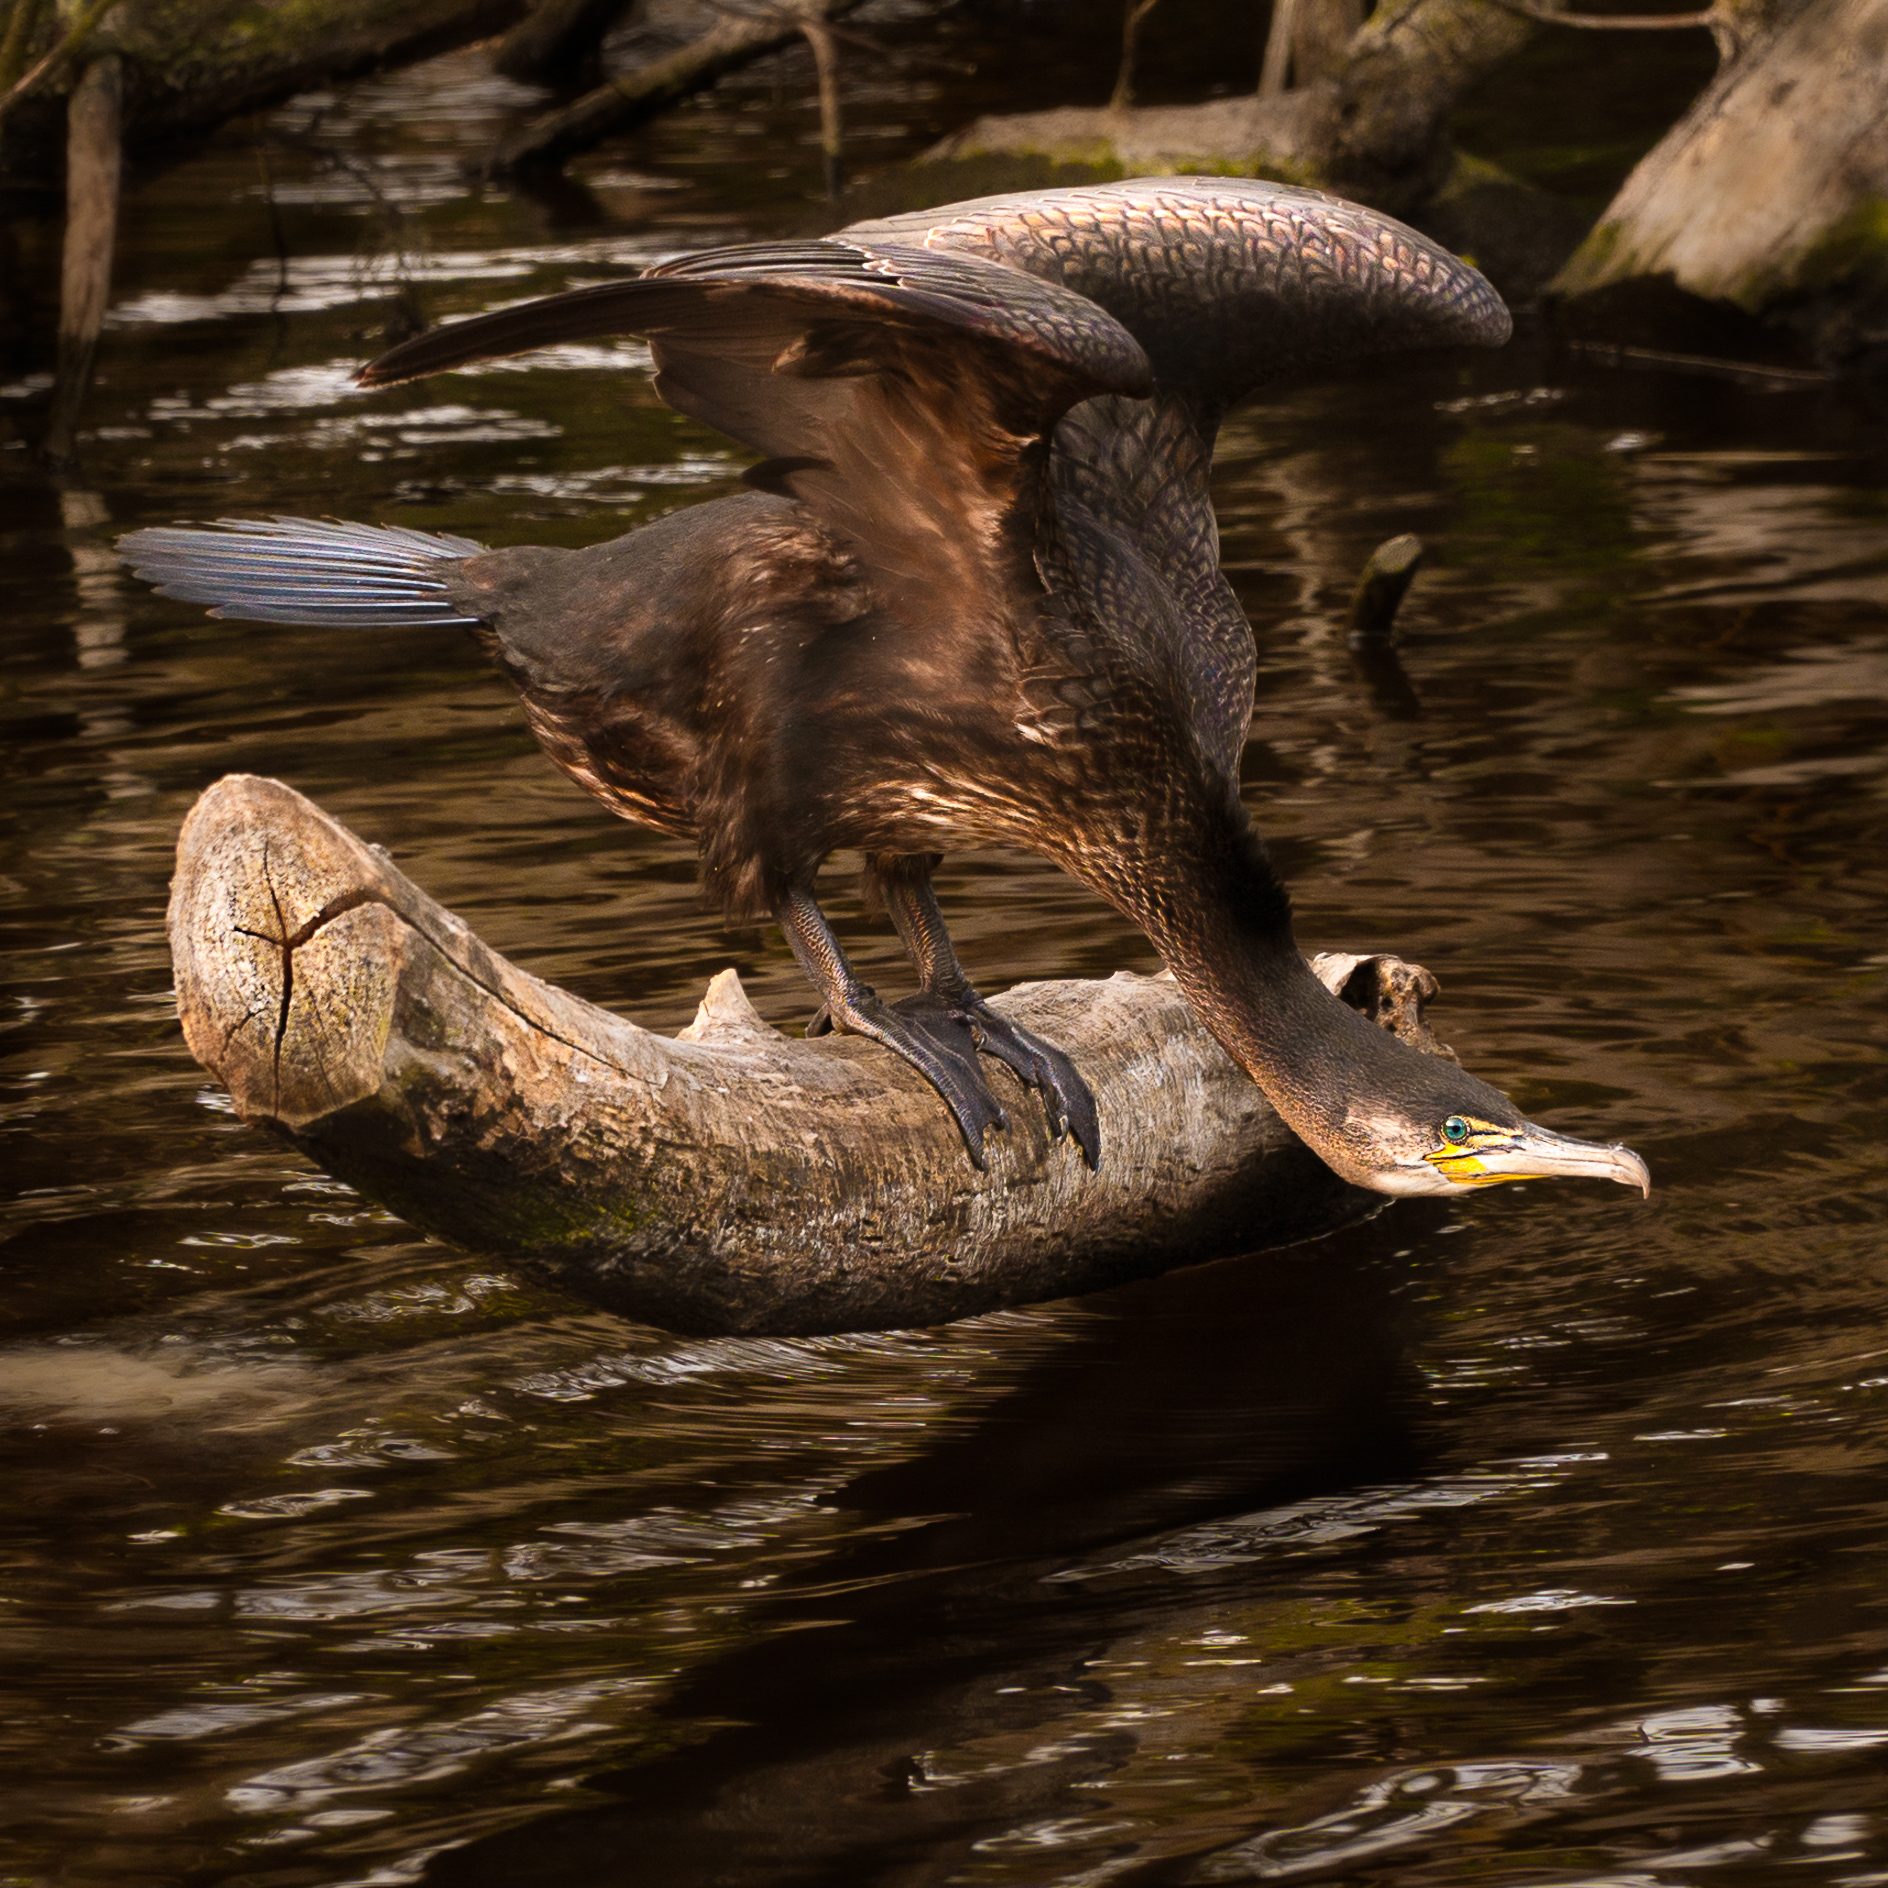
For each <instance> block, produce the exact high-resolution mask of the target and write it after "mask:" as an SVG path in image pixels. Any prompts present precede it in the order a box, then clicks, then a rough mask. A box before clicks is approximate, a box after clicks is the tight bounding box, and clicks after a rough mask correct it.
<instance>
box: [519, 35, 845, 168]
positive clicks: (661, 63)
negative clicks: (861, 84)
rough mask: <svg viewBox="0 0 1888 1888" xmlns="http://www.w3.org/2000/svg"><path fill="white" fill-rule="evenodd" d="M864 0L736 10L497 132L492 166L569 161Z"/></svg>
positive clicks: (644, 122)
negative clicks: (673, 46)
mask: <svg viewBox="0 0 1888 1888" xmlns="http://www.w3.org/2000/svg"><path fill="white" fill-rule="evenodd" d="M863 4H864V0H781V4H779V5H776V6H767V7H763V8H760V9H759V10H757V11H755V12H753V13H748V14H737V15H732V16H730V17H729V18H727V19H724V20H722V21H720V22H719V23H718V24H717V25H715V26H711V27H710V28H709V29H708V30H707V32H705V33H703V34H701V35H700V36H699V37H698V38H696V39H693V40H691V41H689V43H688V44H687V45H685V46H682V47H679V48H678V49H677V50H676V51H674V52H672V53H670V54H668V55H667V56H665V57H663V58H659V59H653V60H651V61H650V62H649V63H648V64H647V65H644V66H639V67H637V68H636V69H635V70H634V71H632V72H624V73H615V74H612V75H611V77H610V78H609V80H608V81H607V82H606V83H604V84H602V85H599V86H597V87H596V88H595V90H593V91H589V92H585V93H584V95H583V96H582V97H581V98H578V99H575V100H573V101H572V102H571V103H570V104H568V105H566V106H564V107H563V108H562V109H561V110H559V111H553V112H546V113H545V114H544V115H543V116H542V117H538V118H533V119H532V120H530V122H529V123H527V124H523V125H520V126H518V128H517V129H516V130H514V131H510V132H508V133H506V135H505V136H504V137H502V138H501V139H499V141H498V143H497V145H496V146H495V147H494V149H493V151H492V154H491V156H490V158H489V159H488V160H487V168H488V170H490V172H491V173H492V174H493V175H494V176H505V175H507V174H509V173H511V172H514V171H520V170H526V169H529V168H531V167H533V166H540V167H541V166H550V165H557V164H562V163H565V162H566V161H567V160H569V159H570V158H572V157H575V156H576V155H577V153H578V152H580V151H586V150H588V149H590V147H591V146H592V145H595V144H599V143H601V142H602V141H603V139H605V138H607V137H614V136H617V135H618V134H620V133H622V132H625V131H633V130H634V129H635V128H636V127H637V126H638V125H642V124H647V123H648V122H649V120H650V119H652V118H655V117H658V116H659V115H660V114H661V113H663V112H665V111H667V110H668V109H669V108H670V107H671V106H673V105H677V104H680V103H681V101H682V100H683V99H685V98H690V97H692V96H693V95H694V94H695V93H697V92H702V91H706V90H707V89H708V87H709V86H711V85H713V84H714V83H715V81H716V80H718V79H722V78H725V77H726V76H727V75H728V74H729V73H730V72H738V71H739V70H740V69H741V68H742V67H743V66H747V65H752V64H753V63H754V61H755V60H757V59H764V58H766V57H767V56H768V55H769V54H770V53H776V52H779V51H781V50H782V49H783V48H785V47H787V46H791V45H792V44H794V42H795V41H796V40H798V39H800V38H801V37H802V35H803V32H804V28H805V25H806V23H807V22H809V21H811V22H812V23H814V24H815V25H818V24H821V23H823V22H825V21H829V20H837V19H842V18H843V17H844V16H845V15H846V14H848V13H851V12H854V11H856V9H857V8H858V7H860V6H861V5H863Z"/></svg>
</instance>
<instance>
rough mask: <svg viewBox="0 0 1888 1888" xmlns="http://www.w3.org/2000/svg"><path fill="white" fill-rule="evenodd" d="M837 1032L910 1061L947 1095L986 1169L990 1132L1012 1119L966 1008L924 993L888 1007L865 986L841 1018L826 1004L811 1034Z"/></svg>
mask: <svg viewBox="0 0 1888 1888" xmlns="http://www.w3.org/2000/svg"><path fill="white" fill-rule="evenodd" d="M834 1029H838V1030H839V1031H841V1032H842V1033H843V1034H846V1035H851V1036H869V1037H870V1038H871V1039H872V1040H873V1041H874V1042H878V1043H882V1044H883V1045H884V1046H885V1047H886V1048H887V1049H889V1050H891V1052H892V1053H893V1054H894V1055H897V1056H902V1057H903V1058H904V1060H905V1061H907V1062H909V1063H910V1064H911V1066H912V1067H913V1068H914V1069H916V1070H917V1071H918V1073H919V1074H920V1075H922V1076H923V1077H924V1079H925V1080H926V1081H927V1082H929V1083H930V1084H931V1086H932V1087H933V1088H935V1089H936V1090H937V1092H938V1093H939V1094H940V1095H941V1096H943V1098H944V1105H945V1106H946V1107H947V1108H949V1109H950V1111H951V1115H952V1117H953V1118H954V1119H955V1121H956V1122H957V1126H958V1130H959V1132H960V1133H962V1135H963V1137H964V1146H965V1147H966V1148H967V1149H968V1150H969V1154H970V1158H971V1161H972V1162H973V1163H974V1165H975V1166H976V1168H977V1170H978V1172H980V1173H981V1172H982V1171H983V1167H984V1158H983V1137H984V1134H985V1132H986V1131H987V1130H989V1129H990V1128H1005V1127H1008V1126H1009V1117H1008V1116H1007V1115H1006V1114H1005V1113H1004V1112H1003V1104H1002V1103H1001V1102H999V1101H998V1100H997V1098H996V1096H995V1095H994V1094H993V1093H992V1092H991V1089H990V1084H989V1083H988V1082H987V1081H986V1080H985V1079H984V1075H983V1071H982V1070H981V1069H980V1068H979V1067H978V1066H977V1044H976V1039H975V1037H974V1036H973V1034H972V1032H971V1022H970V1019H969V1017H967V1016H966V1015H965V1014H964V1013H963V1011H962V1009H961V1008H960V1006H958V1005H957V1004H955V1003H951V1002H947V1001H946V1000H945V999H944V998H942V997H937V996H931V995H928V994H924V993H920V994H919V995H917V996H908V997H905V998H903V999H902V1000H901V1001H899V1002H897V1003H887V1002H885V1001H884V999H883V998H881V997H880V996H878V995H877V994H876V993H875V992H873V991H871V990H868V989H865V988H864V987H863V986H860V987H859V988H858V989H857V990H856V991H855V992H854V993H853V994H852V995H851V996H850V997H849V998H847V999H845V1000H843V1002H842V1004H841V1007H840V1010H839V1013H838V1014H837V1015H835V1013H834V1006H833V1005H832V1004H830V1003H828V1004H824V1005H822V1006H821V1008H820V1011H819V1013H818V1014H817V1015H816V1016H815V1017H814V1018H813V1020H812V1021H811V1022H810V1023H808V1024H807V1026H806V1033H807V1034H808V1035H809V1036H823V1035H826V1034H828V1033H830V1032H831V1031H832V1030H834Z"/></svg>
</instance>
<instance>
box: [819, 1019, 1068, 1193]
mask: <svg viewBox="0 0 1888 1888" xmlns="http://www.w3.org/2000/svg"><path fill="white" fill-rule="evenodd" d="M889 1007H890V1008H892V1009H893V1010H896V1011H898V1012H899V1013H900V1014H902V1015H906V1016H909V1017H911V1018H912V1019H913V1020H914V1021H915V1022H918V1023H919V1024H920V1025H921V1026H922V1027H923V1028H924V1029H925V1030H926V1031H927V1033H929V1034H930V1035H932V1036H933V1037H934V1038H936V1039H942V1040H945V1041H948V1042H950V1043H952V1044H953V1046H955V1045H957V1044H959V1043H962V1044H967V1045H974V1047H975V1048H976V1049H979V1050H981V1051H982V1052H983V1053H984V1054H985V1055H987V1056H993V1057H995V1059H996V1060H997V1061H999V1062H1001V1063H1002V1064H1003V1066H1004V1067H1005V1068H1006V1069H1008V1070H1009V1071H1010V1072H1011V1074H1013V1075H1014V1076H1015V1077H1016V1079H1017V1080H1018V1081H1019V1082H1021V1083H1022V1084H1023V1086H1024V1087H1025V1088H1033V1089H1034V1090H1035V1091H1036V1092H1037V1093H1038V1094H1039V1095H1041V1097H1042V1106H1043V1112H1044V1113H1045V1114H1046V1115H1047V1116H1048V1118H1049V1137H1050V1139H1051V1140H1055V1139H1059V1138H1060V1137H1061V1136H1062V1135H1064V1134H1067V1135H1070V1136H1072V1137H1073V1138H1074V1141H1075V1145H1076V1146H1077V1147H1079V1148H1080V1149H1081V1150H1082V1158H1083V1160H1085V1161H1086V1162H1087V1163H1088V1165H1089V1168H1090V1170H1091V1171H1099V1169H1100V1167H1101V1122H1100V1119H1099V1117H1098V1115H1097V1113H1096V1110H1095V1095H1094V1091H1093V1090H1092V1089H1091V1088H1090V1087H1089V1086H1088V1084H1087V1082H1085V1081H1084V1080H1083V1079H1082V1075H1081V1071H1080V1070H1078V1069H1077V1068H1076V1066H1075V1064H1074V1063H1073V1062H1071V1061H1070V1060H1069V1058H1068V1057H1067V1056H1066V1055H1064V1054H1063V1053H1062V1051H1061V1050H1060V1049H1058V1048H1057V1047H1056V1046H1055V1044H1054V1043H1052V1042H1046V1041H1044V1039H1043V1038H1042V1037H1041V1036H1038V1035H1036V1034H1035V1033H1034V1032H1033V1031H1031V1030H1027V1029H1024V1028H1023V1027H1022V1026H1021V1025H1020V1024H1018V1023H1013V1022H1011V1021H1010V1020H1009V1018H1008V1017H1007V1016H1004V1015H1003V1014H1002V1013H1001V1012H1000V1011H997V1010H993V1009H992V1008H991V1007H990V1005H989V1004H988V1003H986V1002H985V1001H984V1000H983V998H982V997H980V996H978V995H977V994H976V992H975V991H974V990H966V991H964V992H962V993H961V994H960V995H957V996H951V997H945V996H940V995H937V994H935V993H933V992H924V993H921V994H920V995H917V996H908V997H905V998H904V999H903V1000H902V1001H900V1002H897V1003H894V1004H891V1005H890V1006H889ZM831 1028H832V1018H831V1016H830V1014H829V1013H828V1011H827V1010H826V1009H825V1008H824V1007H822V1008H821V1009H820V1011H819V1013H818V1014H817V1015H816V1016H815V1017H814V1018H813V1020H812V1021H811V1022H810V1023H808V1024H807V1026H806V1033H807V1034H808V1035H809V1036H823V1035H825V1034H826V1033H827V1032H828V1031H829V1030H830V1029H831ZM946 1099H948V1097H946Z"/></svg>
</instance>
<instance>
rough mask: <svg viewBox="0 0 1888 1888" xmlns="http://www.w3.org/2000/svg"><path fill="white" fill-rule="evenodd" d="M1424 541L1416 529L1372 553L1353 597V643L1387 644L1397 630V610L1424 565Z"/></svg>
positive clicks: (1383, 543)
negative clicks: (1415, 531) (1417, 534)
mask: <svg viewBox="0 0 1888 1888" xmlns="http://www.w3.org/2000/svg"><path fill="white" fill-rule="evenodd" d="M1422 561H1423V541H1422V539H1421V538H1419V537H1417V536H1416V534H1415V533H1414V532H1413V531H1405V532H1404V533H1403V534H1402V536H1400V537H1394V538H1386V539H1385V540H1384V541H1383V542H1382V543H1381V544H1379V545H1378V546H1377V548H1376V549H1375V550H1374V551H1372V552H1371V553H1370V557H1369V561H1368V562H1367V563H1365V565H1364V567H1363V572H1362V574H1361V575H1360V576H1359V577H1358V579H1357V588H1356V589H1355V590H1354V591H1353V592H1352V593H1351V599H1350V622H1349V625H1348V627H1349V630H1350V639H1351V641H1352V643H1360V642H1384V643H1387V642H1388V641H1389V640H1390V638H1391V636H1392V635H1394V634H1395V631H1396V613H1397V611H1398V610H1400V609H1401V608H1402V607H1403V599H1404V597H1405V596H1407V595H1408V594H1409V587H1410V585H1411V584H1412V583H1414V582H1415V581H1416V572H1417V571H1418V570H1419V569H1420V568H1421V567H1422Z"/></svg>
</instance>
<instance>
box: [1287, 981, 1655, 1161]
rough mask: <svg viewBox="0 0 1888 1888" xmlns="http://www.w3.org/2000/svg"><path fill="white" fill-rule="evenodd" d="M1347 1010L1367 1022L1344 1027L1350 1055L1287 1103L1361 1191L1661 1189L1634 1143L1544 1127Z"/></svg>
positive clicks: (1321, 1151) (1313, 1143)
mask: <svg viewBox="0 0 1888 1888" xmlns="http://www.w3.org/2000/svg"><path fill="white" fill-rule="evenodd" d="M1332 1007H1333V1009H1334V1010H1340V1009H1342V1008H1343V1006H1341V1005H1335V1004H1334V1005H1333V1006H1332ZM1345 1013H1346V1014H1348V1015H1350V1016H1352V1017H1355V1020H1356V1023H1357V1025H1358V1027H1357V1028H1356V1029H1355V1030H1353V1029H1351V1028H1350V1027H1348V1026H1344V1025H1339V1033H1340V1040H1341V1049H1339V1051H1338V1053H1336V1054H1335V1055H1333V1056H1332V1057H1331V1058H1330V1060H1329V1061H1328V1062H1324V1066H1322V1067H1320V1068H1319V1069H1317V1070H1316V1071H1315V1073H1314V1075H1313V1079H1312V1081H1311V1082H1310V1083H1308V1084H1307V1083H1297V1082H1294V1083H1292V1084H1291V1086H1292V1088H1293V1089H1294V1090H1295V1091H1296V1092H1295V1093H1292V1094H1289V1095H1278V1096H1275V1100H1277V1102H1278V1104H1279V1112H1280V1113H1281V1114H1283V1115H1284V1117H1285V1118H1286V1120H1287V1121H1288V1122H1289V1124H1290V1125H1291V1127H1292V1128H1293V1129H1294V1131H1296V1133H1297V1134H1298V1135H1299V1137H1300V1138H1301V1139H1302V1140H1304V1141H1305V1142H1306V1144H1307V1145H1308V1146H1310V1147H1311V1149H1312V1150H1313V1151H1314V1152H1315V1153H1316V1154H1318V1155H1319V1156H1320V1158H1322V1159H1323V1160H1324V1161H1325V1163H1326V1164H1327V1165H1328V1166H1330V1167H1331V1168H1333V1169H1334V1170H1335V1171H1336V1172H1337V1173H1338V1174H1340V1175H1341V1176H1342V1177H1343V1178H1344V1179H1346V1180H1348V1181H1350V1182H1351V1184H1352V1185H1353V1186H1360V1187H1367V1188H1369V1189H1370V1190H1371V1191H1372V1192H1376V1193H1391V1194H1416V1193H1430V1194H1438V1193H1439V1194H1453V1193H1457V1192H1462V1191H1466V1190H1468V1189H1472V1188H1477V1187H1490V1186H1497V1185H1499V1184H1500V1183H1501V1182H1503V1181H1505V1180H1558V1179H1583V1180H1616V1181H1618V1182H1619V1183H1620V1185H1622V1186H1629V1187H1637V1188H1638V1189H1639V1191H1640V1193H1641V1194H1647V1195H1649V1194H1650V1193H1651V1191H1652V1176H1651V1173H1650V1172H1649V1171H1648V1169H1647V1167H1646V1164H1645V1162H1644V1161H1643V1160H1641V1159H1640V1158H1639V1156H1638V1155H1637V1154H1635V1153H1634V1152H1633V1151H1632V1149H1631V1148H1629V1147H1621V1146H1607V1145H1605V1144H1604V1143H1602V1142H1598V1141H1577V1140H1574V1139H1573V1138H1572V1137H1571V1136H1569V1135H1565V1134H1557V1133H1555V1132H1554V1130H1553V1129H1551V1128H1544V1127H1541V1126H1539V1125H1538V1124H1537V1123H1535V1122H1532V1121H1529V1120H1527V1119H1526V1118H1525V1117H1524V1116H1523V1115H1522V1113H1521V1111H1520V1109H1519V1108H1517V1107H1516V1106H1515V1105H1514V1103H1513V1102H1511V1101H1510V1100H1509V1099H1508V1098H1507V1096H1506V1095H1504V1094H1502V1092H1501V1091H1500V1090H1499V1089H1498V1088H1491V1087H1490V1086H1489V1084H1488V1083H1486V1082H1484V1081H1480V1080H1478V1079H1477V1078H1476V1077H1475V1076H1473V1075H1471V1074H1469V1073H1468V1071H1467V1070H1466V1069H1463V1068H1460V1067H1458V1066H1457V1065H1456V1064H1455V1063H1453V1062H1450V1061H1448V1060H1446V1059H1445V1058H1443V1057H1441V1056H1434V1055H1426V1054H1424V1053H1422V1052H1421V1051H1419V1050H1417V1049H1413V1048H1411V1047H1410V1046H1409V1045H1408V1044H1407V1043H1404V1042H1400V1041H1398V1040H1397V1039H1396V1038H1395V1037H1393V1036H1391V1035H1388V1034H1387V1033H1386V1032H1385V1031H1383V1030H1381V1029H1379V1028H1377V1027H1376V1026H1375V1025H1374V1024H1371V1023H1366V1022H1365V1021H1364V1019H1363V1018H1362V1017H1358V1016H1356V1012H1355V1011H1345ZM1320 1060H1321V1061H1323V1058H1320Z"/></svg>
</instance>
